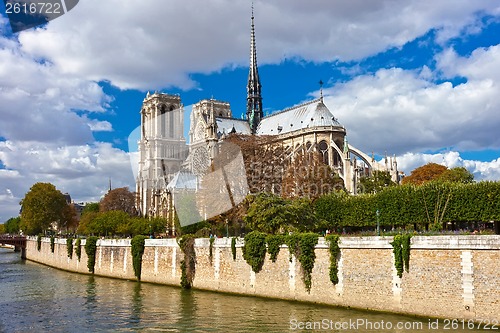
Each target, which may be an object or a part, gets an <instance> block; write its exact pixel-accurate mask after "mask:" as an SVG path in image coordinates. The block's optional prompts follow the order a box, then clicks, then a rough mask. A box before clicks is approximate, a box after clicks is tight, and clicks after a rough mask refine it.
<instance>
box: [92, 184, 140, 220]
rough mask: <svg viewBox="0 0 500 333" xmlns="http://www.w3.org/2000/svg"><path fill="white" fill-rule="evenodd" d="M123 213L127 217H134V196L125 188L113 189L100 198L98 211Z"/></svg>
mask: <svg viewBox="0 0 500 333" xmlns="http://www.w3.org/2000/svg"><path fill="white" fill-rule="evenodd" d="M117 210H119V211H123V212H125V213H127V214H129V215H131V216H132V215H136V213H137V212H136V210H135V195H134V193H132V192H130V191H129V190H128V188H127V187H121V188H115V189H113V190H111V191H109V192H108V193H106V195H105V196H104V198H102V200H101V202H100V203H99V211H101V212H109V211H117Z"/></svg>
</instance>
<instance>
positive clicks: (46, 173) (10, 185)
mask: <svg viewBox="0 0 500 333" xmlns="http://www.w3.org/2000/svg"><path fill="white" fill-rule="evenodd" d="M0 160H1V161H2V162H3V164H4V166H5V169H0V202H1V204H0V208H1V209H0V222H3V221H5V220H7V219H8V218H9V217H12V216H17V214H18V213H19V208H20V207H19V202H20V200H21V199H22V198H23V197H24V195H25V194H26V192H28V191H29V188H30V187H31V186H32V185H33V184H34V183H35V182H50V183H52V184H54V185H55V186H56V187H57V188H58V189H59V190H60V191H62V192H68V193H70V195H71V196H72V198H74V199H75V200H77V201H99V199H100V198H101V197H102V196H103V195H104V194H105V193H106V191H107V189H108V181H109V179H111V180H112V183H113V187H124V186H128V187H129V188H130V190H131V191H134V190H135V185H134V177H133V174H132V169H131V167H130V157H129V154H128V153H125V152H124V151H122V150H120V149H116V148H113V147H112V146H111V144H109V143H94V144H92V145H83V146H69V145H66V146H58V145H56V144H48V143H38V142H13V141H4V142H0Z"/></svg>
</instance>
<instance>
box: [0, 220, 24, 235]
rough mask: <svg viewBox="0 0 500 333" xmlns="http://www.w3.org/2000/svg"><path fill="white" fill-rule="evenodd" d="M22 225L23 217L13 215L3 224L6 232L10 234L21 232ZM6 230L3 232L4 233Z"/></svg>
mask: <svg viewBox="0 0 500 333" xmlns="http://www.w3.org/2000/svg"><path fill="white" fill-rule="evenodd" d="M20 225H21V217H19V216H18V217H11V218H10V219H8V220H7V222H5V224H3V226H4V228H5V231H4V232H5V233H8V234H17V233H19V230H20ZM4 232H1V233H2V234H3V233H4Z"/></svg>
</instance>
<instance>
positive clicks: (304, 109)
mask: <svg viewBox="0 0 500 333" xmlns="http://www.w3.org/2000/svg"><path fill="white" fill-rule="evenodd" d="M323 126H333V127H339V128H341V129H344V128H343V126H342V125H341V124H340V123H339V122H338V121H337V118H335V117H334V116H333V114H332V113H331V112H330V110H329V109H328V108H327V107H326V105H325V104H324V103H323V101H322V99H321V98H319V99H316V100H313V101H310V102H307V103H304V104H300V105H297V106H293V107H291V108H288V109H285V110H283V111H279V112H276V113H274V114H271V115H269V116H267V117H264V118H263V119H262V120H261V122H260V125H259V127H258V129H257V134H259V135H278V134H284V133H289V132H294V131H297V130H300V129H307V128H314V127H323Z"/></svg>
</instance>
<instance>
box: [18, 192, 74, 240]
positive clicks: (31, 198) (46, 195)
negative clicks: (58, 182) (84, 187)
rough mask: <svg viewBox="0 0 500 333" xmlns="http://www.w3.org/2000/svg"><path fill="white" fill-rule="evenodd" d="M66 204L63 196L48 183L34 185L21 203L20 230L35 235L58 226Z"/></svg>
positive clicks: (63, 217)
mask: <svg viewBox="0 0 500 333" xmlns="http://www.w3.org/2000/svg"><path fill="white" fill-rule="evenodd" d="M67 206H68V204H67V202H66V198H65V197H64V195H63V194H62V193H61V192H60V191H59V190H57V189H56V187H55V186H54V185H52V184H50V183H36V184H34V185H33V186H32V187H31V188H30V190H29V191H28V193H26V196H25V197H24V199H23V200H22V201H21V226H20V227H21V229H22V230H24V231H25V232H26V233H27V234H29V235H35V234H38V233H41V232H43V231H46V230H48V229H50V228H51V227H52V226H53V225H54V224H55V225H60V224H61V223H63V222H64V220H65V216H64V213H65V210H66V209H67Z"/></svg>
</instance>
